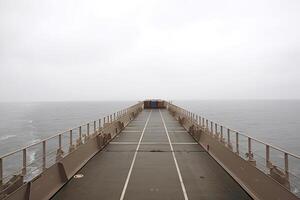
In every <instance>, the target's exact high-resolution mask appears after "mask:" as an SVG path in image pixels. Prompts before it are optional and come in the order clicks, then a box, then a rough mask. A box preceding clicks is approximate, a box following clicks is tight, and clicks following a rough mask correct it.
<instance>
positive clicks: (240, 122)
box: [0, 100, 300, 155]
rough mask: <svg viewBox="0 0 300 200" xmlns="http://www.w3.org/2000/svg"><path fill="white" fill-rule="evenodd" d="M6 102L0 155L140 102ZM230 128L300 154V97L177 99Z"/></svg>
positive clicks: (1, 106) (0, 107)
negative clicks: (298, 98) (281, 98)
mask: <svg viewBox="0 0 300 200" xmlns="http://www.w3.org/2000/svg"><path fill="white" fill-rule="evenodd" d="M134 103H135V102H133V101H131V102H130V101H111V102H33V103H0V155H3V154H4V153H7V152H10V151H13V150H15V149H17V148H20V147H23V146H25V145H28V144H31V143H34V142H36V141H38V140H40V139H43V138H46V137H49V136H51V135H53V134H55V133H58V132H61V131H64V130H67V129H69V128H72V127H75V126H78V125H81V124H84V123H86V122H88V121H92V120H97V119H99V118H102V117H104V116H107V115H108V114H111V113H113V112H116V111H119V110H121V109H122V108H125V107H127V106H130V105H132V104H134ZM173 103H175V104H177V105H179V106H182V107H184V108H186V109H188V110H190V111H192V112H194V113H196V114H199V115H201V116H204V117H206V118H208V119H210V120H213V121H216V122H219V123H221V124H223V125H225V126H227V127H229V128H232V129H235V130H239V131H241V132H244V133H246V134H248V135H250V136H253V137H255V138H258V139H261V140H263V141H265V142H268V143H271V144H274V145H276V146H278V147H281V148H283V149H285V150H288V151H290V152H293V153H295V154H298V155H299V154H300V100H201V101H173Z"/></svg>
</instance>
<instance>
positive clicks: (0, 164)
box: [0, 158, 3, 185]
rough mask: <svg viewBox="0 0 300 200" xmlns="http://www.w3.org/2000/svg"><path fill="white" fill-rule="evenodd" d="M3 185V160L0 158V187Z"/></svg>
mask: <svg viewBox="0 0 300 200" xmlns="http://www.w3.org/2000/svg"><path fill="white" fill-rule="evenodd" d="M2 184H3V158H0V185H2Z"/></svg>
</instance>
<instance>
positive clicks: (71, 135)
mask: <svg viewBox="0 0 300 200" xmlns="http://www.w3.org/2000/svg"><path fill="white" fill-rule="evenodd" d="M72 145H73V134H72V130H70V147H71V146H72Z"/></svg>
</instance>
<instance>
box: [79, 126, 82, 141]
mask: <svg viewBox="0 0 300 200" xmlns="http://www.w3.org/2000/svg"><path fill="white" fill-rule="evenodd" d="M78 132H79V140H81V137H82V128H81V126H79V130H78Z"/></svg>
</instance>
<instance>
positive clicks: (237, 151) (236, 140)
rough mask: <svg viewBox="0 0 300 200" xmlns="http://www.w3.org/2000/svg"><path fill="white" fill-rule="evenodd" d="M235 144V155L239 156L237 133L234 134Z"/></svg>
mask: <svg viewBox="0 0 300 200" xmlns="http://www.w3.org/2000/svg"><path fill="white" fill-rule="evenodd" d="M235 144H236V153H237V154H239V153H240V151H239V133H238V132H236V133H235Z"/></svg>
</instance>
